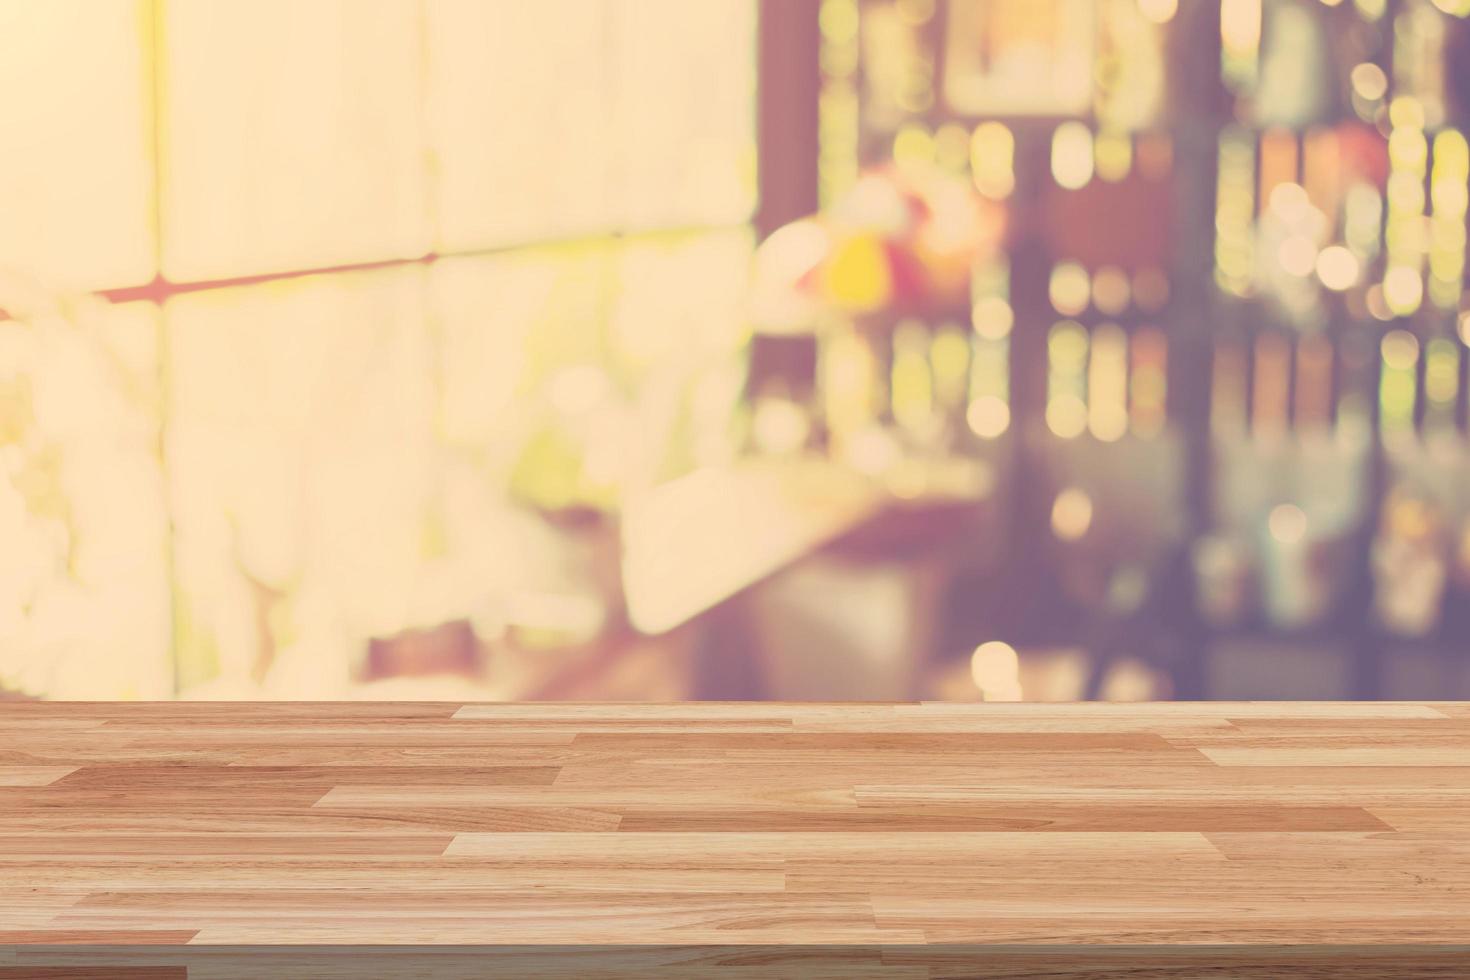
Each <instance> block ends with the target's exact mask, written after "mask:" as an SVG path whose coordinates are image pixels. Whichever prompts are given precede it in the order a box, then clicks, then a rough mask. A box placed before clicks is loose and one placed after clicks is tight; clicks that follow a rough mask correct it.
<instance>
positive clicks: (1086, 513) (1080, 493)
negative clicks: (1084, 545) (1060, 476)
mask: <svg viewBox="0 0 1470 980" xmlns="http://www.w3.org/2000/svg"><path fill="white" fill-rule="evenodd" d="M1091 527H1092V498H1091V497H1089V496H1088V495H1087V492H1086V491H1085V490H1082V489H1081V488H1079V487H1068V488H1067V489H1065V490H1063V491H1062V492H1061V493H1059V494H1057V498H1056V500H1054V501H1052V505H1051V530H1052V533H1053V534H1055V535H1056V536H1057V537H1058V538H1059V539H1060V540H1062V541H1080V540H1081V539H1082V538H1083V536H1085V535H1086V534H1087V531H1088V529H1089V528H1091Z"/></svg>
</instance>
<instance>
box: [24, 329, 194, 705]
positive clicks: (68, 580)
mask: <svg viewBox="0 0 1470 980" xmlns="http://www.w3.org/2000/svg"><path fill="white" fill-rule="evenodd" d="M157 340H158V320H157V309H156V307H154V306H152V305H151V304H143V303H133V304H128V305H125V306H118V307H113V306H110V305H108V304H105V303H100V302H98V303H96V304H84V305H82V306H80V307H79V308H78V312H76V313H75V314H73V315H71V316H70V317H66V318H63V317H61V316H56V315H48V316H41V317H38V318H34V319H27V320H24V321H21V320H7V321H0V542H4V545H3V547H0V688H10V689H19V690H21V691H23V692H26V693H29V694H36V695H45V696H47V697H53V698H81V699H89V700H91V699H95V700H105V699H113V698H125V699H126V698H162V697H168V696H169V695H170V694H171V693H172V678H171V673H170V669H169V658H168V651H169V590H168V572H167V560H166V556H167V552H166V544H165V535H166V534H167V521H166V519H165V516H164V510H163V486H162V474H161V470H160V466H159V460H158V405H159V396H158V363H157Z"/></svg>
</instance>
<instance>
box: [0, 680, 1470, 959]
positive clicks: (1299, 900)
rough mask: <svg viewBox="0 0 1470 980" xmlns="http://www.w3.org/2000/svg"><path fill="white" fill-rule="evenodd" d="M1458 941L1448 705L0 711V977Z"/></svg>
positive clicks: (1463, 833) (1276, 954)
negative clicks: (92, 971)
mask: <svg viewBox="0 0 1470 980" xmlns="http://www.w3.org/2000/svg"><path fill="white" fill-rule="evenodd" d="M1467 949H1470V705H1464V704H1429V703H1414V704H1409V703H1372V704H1369V703H1363V704H1353V703H1271V704H1268V703H1237V704H1225V703H1210V704H1154V705H1121V704H1073V705H1020V704H978V705H977V704H938V703H924V704H861V705H835V704H769V703H706V704H663V705H601V704H469V705H460V704H440V703H414V704H377V703H333V704H305V703H296V704H276V703H271V704H227V703H176V704H142V703H134V704H127V703H123V704H46V703H24V704H15V703H11V704H0V980H8V978H12V977H21V976H25V977H44V976H58V977H59V976H68V977H75V976H82V975H88V976H90V975H96V976H109V977H125V976H160V977H163V976H169V977H174V976H177V977H183V976H256V975H259V976H282V975H294V976H397V975H402V976H420V975H425V972H424V971H426V970H432V975H435V976H482V975H483V976H519V975H526V976H533V975H534V976H604V975H605V976H614V975H616V976H648V975H658V976H705V975H709V976H720V977H738V976H766V975H780V976H842V977H847V976H874V977H893V978H898V977H903V978H909V977H929V976H950V975H956V976H1005V977H1039V976H1047V977H1057V976H1079V977H1080V976H1088V977H1109V976H1118V977H1126V976H1149V977H1156V976H1232V977H1237V976H1239V977H1257V976H1259V977H1268V976H1270V977H1275V976H1281V975H1282V974H1283V972H1284V971H1286V970H1288V969H1289V970H1291V971H1292V972H1291V975H1293V976H1311V975H1320V976H1362V977H1389V976H1414V977H1419V976H1444V977H1463V976H1467V975H1470V958H1467V955H1466V950H1467ZM426 964H428V965H427V966H426ZM1222 964H1229V967H1228V971H1227V972H1219V971H1221V970H1222V969H1225V968H1224V967H1223V966H1222ZM89 969H90V970H95V971H101V972H96V973H95V974H94V973H87V972H86V971H87V970H89ZM64 970H70V971H72V972H57V971H64ZM77 971H81V972H77ZM129 971H132V972H129ZM252 971H257V972H252ZM415 971H418V972H415ZM1211 971H1215V972H1211Z"/></svg>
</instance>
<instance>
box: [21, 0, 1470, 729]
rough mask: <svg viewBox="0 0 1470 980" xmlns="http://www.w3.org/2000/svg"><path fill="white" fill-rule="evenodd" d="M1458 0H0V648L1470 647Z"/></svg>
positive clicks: (302, 691) (850, 659)
mask: <svg viewBox="0 0 1470 980" xmlns="http://www.w3.org/2000/svg"><path fill="white" fill-rule="evenodd" d="M1467 14H1470V0H1432V2H1431V0H697V2H689V0H537V2H535V3H515V2H510V0H504V2H499V0H0V91H3V92H4V93H5V94H4V95H3V96H0V697H11V698H15V697H41V698H71V699H114V698H122V699H133V698H147V699H166V698H175V697H182V698H242V699H252V698H260V699H266V698H270V699H286V698H307V699H335V698H438V697H443V698H450V699H466V700H469V699H483V700H501V699H508V700H509V699H513V700H524V699H542V698H558V699H576V700H595V699H602V698H608V699H621V700H676V699H684V698H780V699H791V700H806V699H834V700H871V699H910V698H927V699H947V700H982V699H983V700H1021V699H1025V700H1075V699H1094V698H1096V699H1108V700H1136V699H1167V698H1191V699H1193V698H1228V699H1238V698H1262V699H1269V698H1425V697H1432V698H1446V699H1452V698H1470V481H1467V477H1470V446H1467V442H1466V439H1467V434H1466V421H1467V409H1470V398H1467V387H1470V386H1467V384H1466V379H1467V358H1466V346H1467V344H1470V293H1467V292H1466V289H1465V249H1466V212H1467V200H1470V193H1467V181H1470V146H1467V142H1466V137H1465V135H1464V128H1465V127H1466V126H1470V22H1467V21H1466V20H1465V19H1464V18H1465V17H1466V15H1467Z"/></svg>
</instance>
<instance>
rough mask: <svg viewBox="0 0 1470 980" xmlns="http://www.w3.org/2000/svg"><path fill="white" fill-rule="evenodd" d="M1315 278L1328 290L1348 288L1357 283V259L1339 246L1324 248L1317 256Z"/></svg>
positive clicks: (1339, 290)
mask: <svg viewBox="0 0 1470 980" xmlns="http://www.w3.org/2000/svg"><path fill="white" fill-rule="evenodd" d="M1317 278H1318V279H1320V280H1322V285H1324V286H1326V287H1327V288H1328V289H1334V290H1337V291H1338V292H1341V291H1342V290H1344V289H1347V288H1349V287H1350V286H1352V285H1353V284H1354V283H1356V282H1357V281H1358V257H1357V256H1356V255H1354V254H1353V253H1352V252H1350V251H1349V250H1348V249H1346V248H1344V247H1343V246H1341V245H1332V246H1329V247H1328V248H1324V249H1323V250H1322V251H1321V253H1320V254H1319V255H1318V256H1317Z"/></svg>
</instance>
